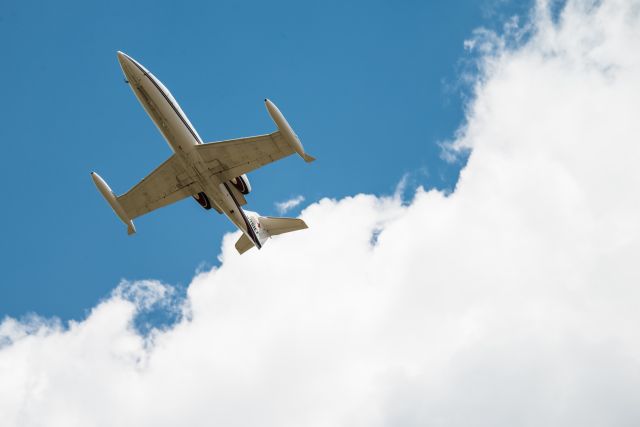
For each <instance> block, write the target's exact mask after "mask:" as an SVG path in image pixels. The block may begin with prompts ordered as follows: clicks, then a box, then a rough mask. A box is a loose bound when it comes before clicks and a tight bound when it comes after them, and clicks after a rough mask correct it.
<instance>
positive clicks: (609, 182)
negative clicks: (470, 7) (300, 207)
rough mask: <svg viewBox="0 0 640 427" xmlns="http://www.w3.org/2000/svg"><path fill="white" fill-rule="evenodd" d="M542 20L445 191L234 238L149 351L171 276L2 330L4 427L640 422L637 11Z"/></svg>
mask: <svg viewBox="0 0 640 427" xmlns="http://www.w3.org/2000/svg"><path fill="white" fill-rule="evenodd" d="M541 5H543V3H541ZM542 7H543V6H540V9H539V10H538V11H537V15H536V17H535V26H534V27H533V32H532V33H531V35H530V38H529V39H528V41H527V42H526V43H525V44H524V45H522V46H520V47H518V48H515V49H514V48H509V47H508V46H509V43H508V42H506V41H504V40H503V41H500V37H499V36H497V35H493V36H492V37H493V38H494V40H496V41H499V43H502V45H498V46H499V47H498V48H497V49H488V50H487V51H486V56H484V59H483V63H482V67H481V69H482V72H483V75H482V77H481V78H480V79H479V83H478V85H477V87H476V99H475V101H474V102H473V103H472V104H471V105H470V106H469V109H468V117H467V123H466V125H465V126H464V128H463V130H462V131H461V132H460V136H459V137H458V138H457V139H456V140H455V141H454V142H453V149H454V150H455V149H461V148H464V147H467V148H470V149H471V150H472V152H471V155H470V157H469V160H468V165H467V166H466V168H465V169H464V170H463V172H462V174H461V176H460V181H459V183H458V185H457V187H456V190H455V192H453V193H452V194H450V195H449V196H445V195H443V194H442V193H439V192H437V191H424V190H422V189H418V191H417V192H416V194H415V197H414V199H413V201H412V202H411V203H410V204H408V205H407V204H403V202H402V200H400V198H399V197H389V198H384V197H382V198H381V197H375V196H370V195H357V196H354V197H349V198H345V199H342V200H330V199H323V200H321V201H319V202H317V203H314V204H312V205H310V206H309V207H307V208H306V209H305V210H304V211H303V213H302V217H303V218H304V219H305V220H306V221H307V222H308V224H309V225H310V226H311V228H310V229H309V230H305V231H303V232H299V233H293V234H291V235H287V236H284V237H282V238H279V239H273V240H272V241H271V242H269V244H268V245H267V246H266V247H265V249H264V250H262V251H260V252H258V251H250V252H248V253H246V254H245V255H243V256H242V257H240V256H238V255H237V254H236V252H235V249H234V248H233V243H234V241H235V239H236V237H237V236H236V235H227V236H225V238H224V241H223V245H222V253H221V260H222V265H221V266H220V267H219V268H215V269H213V270H211V271H208V272H203V273H201V274H199V275H198V276H196V277H195V278H194V280H193V282H192V283H191V285H190V286H189V289H188V295H187V301H186V303H185V306H184V307H182V309H183V310H185V312H188V316H185V318H184V320H182V321H181V322H179V323H178V324H176V325H175V326H174V327H173V328H172V329H170V330H167V331H156V332H154V333H152V334H151V338H149V339H150V340H151V344H149V343H148V341H147V340H146V339H144V338H142V337H140V335H138V334H137V333H136V332H135V331H134V330H133V328H132V327H131V322H132V320H133V319H134V316H135V315H136V312H137V310H138V308H137V307H141V308H142V309H144V308H145V307H147V306H146V305H145V304H154V303H156V302H157V301H158V298H159V297H160V298H161V295H162V294H163V292H166V291H162V289H163V287H162V286H160V285H157V284H153V285H152V284H150V283H147V285H145V286H142V287H138V288H135V291H134V292H132V293H130V292H128V291H126V290H125V289H121V290H120V291H117V292H115V293H114V294H113V296H112V297H111V298H109V299H107V300H106V301H104V302H103V303H101V304H100V305H98V306H97V307H96V308H94V309H93V311H92V312H91V314H90V316H89V317H88V318H87V319H86V320H84V321H82V322H77V323H73V324H71V325H70V327H69V328H68V329H64V328H62V327H61V326H60V324H59V323H56V322H48V323H47V322H42V321H38V320H37V319H36V320H33V321H32V322H27V323H22V322H17V321H15V320H12V319H7V320H5V321H4V322H3V323H2V324H0V335H1V336H2V337H4V338H0V346H2V347H1V349H0V414H2V424H3V425H8V426H14V425H26V426H29V425H48V426H57V425H60V426H76V425H78V426H80V425H81V426H91V425H100V426H101V425H105V426H107V425H136V426H139V425H153V426H164V425H166V426H169V425H193V426H200V425H202V426H204V425H206V426H210V425H238V426H242V425H261V426H283V425H307V426H320V425H351V426H358V425H366V426H376V425H393V426H398V425H402V426H405V425H442V426H468V425H497V426H499V425H505V426H507V425H508V426H513V425H546V426H568V425H569V426H596V425H598V426H600V425H607V426H609V425H616V426H618V425H629V426H632V425H638V424H640V333H639V332H638V330H639V329H638V325H639V324H640V312H639V311H638V305H639V303H640V268H638V267H637V258H638V254H640V222H639V221H638V218H640V192H639V191H638V188H640V169H639V168H638V167H637V164H638V159H639V158H640V144H639V143H638V140H639V138H640V120H638V119H637V115H638V111H640V3H639V2H637V1H616V0H609V1H603V2H601V5H600V6H595V3H594V2H586V1H580V2H575V1H574V2H569V4H568V6H567V8H566V10H565V11H564V12H563V15H562V17H561V19H560V21H559V22H560V23H559V25H556V24H554V23H553V22H552V21H551V19H550V18H549V17H548V16H547V14H545V13H544V9H543V8H542ZM509 31H513V29H511V30H509ZM488 40H490V39H488V38H485V39H483V40H482V41H481V42H478V43H480V44H482V43H485V42H487V41H488ZM477 45H478V44H477ZM500 46H501V47H500ZM377 231H379V235H378V237H377V240H376V241H375V244H374V245H373V246H372V245H371V240H372V239H371V237H372V234H374V233H376V232H377ZM156 285H157V286H156ZM147 293H149V295H150V297H148V298H147V297H146V295H147Z"/></svg>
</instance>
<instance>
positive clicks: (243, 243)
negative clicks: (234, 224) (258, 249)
mask: <svg viewBox="0 0 640 427" xmlns="http://www.w3.org/2000/svg"><path fill="white" fill-rule="evenodd" d="M254 246H255V245H254V244H253V242H252V241H251V239H249V238H248V237H247V235H246V234H244V233H242V236H240V238H239V239H238V241H237V242H236V250H237V251H238V252H240V255H242V254H243V253H245V252H247V251H248V250H249V249H251V248H252V247H254Z"/></svg>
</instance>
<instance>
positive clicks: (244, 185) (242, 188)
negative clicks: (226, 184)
mask: <svg viewBox="0 0 640 427" xmlns="http://www.w3.org/2000/svg"><path fill="white" fill-rule="evenodd" d="M230 182H231V184H233V186H234V187H236V188H237V189H238V191H239V192H241V193H242V194H249V193H250V192H251V183H250V182H249V178H248V177H247V174H246V173H245V174H242V175H240V176H238V177H236V178H233V179H232V180H231V181H230Z"/></svg>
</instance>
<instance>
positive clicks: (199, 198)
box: [193, 193, 212, 210]
mask: <svg viewBox="0 0 640 427" xmlns="http://www.w3.org/2000/svg"><path fill="white" fill-rule="evenodd" d="M193 198H194V199H196V202H198V203H199V204H200V206H202V207H203V208H205V209H206V210H209V209H211V207H212V206H211V202H210V201H209V198H208V197H207V195H206V194H204V193H198V194H196V195H195V196H193Z"/></svg>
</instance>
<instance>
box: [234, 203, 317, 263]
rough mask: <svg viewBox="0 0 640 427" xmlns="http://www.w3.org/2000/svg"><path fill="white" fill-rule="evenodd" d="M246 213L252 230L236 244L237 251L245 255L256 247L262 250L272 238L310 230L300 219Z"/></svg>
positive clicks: (244, 234) (243, 234)
mask: <svg viewBox="0 0 640 427" xmlns="http://www.w3.org/2000/svg"><path fill="white" fill-rule="evenodd" d="M244 212H245V215H246V216H247V219H248V221H249V225H250V226H251V228H252V229H251V230H247V231H248V232H247V233H242V236H240V238H239V239H238V241H237V242H236V249H237V250H238V252H240V254H243V253H245V252H246V251H248V250H249V249H251V248H252V247H254V246H257V247H258V248H261V247H262V245H263V244H264V243H265V242H266V241H267V240H268V239H269V237H271V236H277V235H278V234H284V233H290V232H292V231H298V230H304V229H305V228H309V227H307V224H306V223H305V222H304V221H303V220H301V219H300V218H276V217H272V216H260V215H258V214H257V213H255V212H249V211H244ZM250 236H251V237H250ZM255 240H257V241H255Z"/></svg>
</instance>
